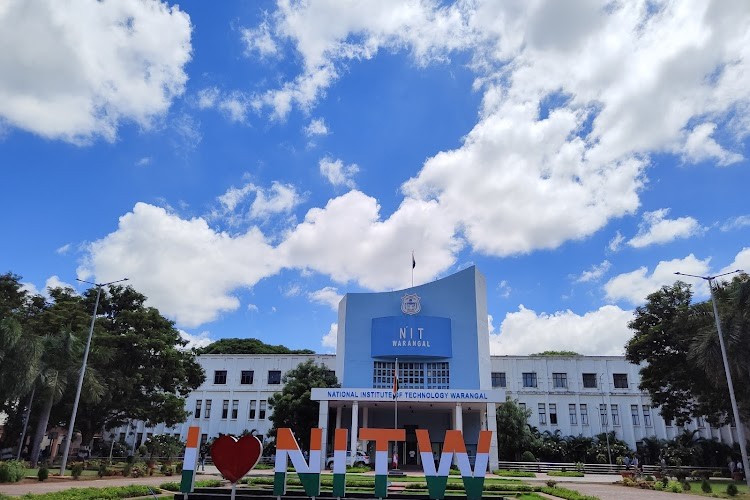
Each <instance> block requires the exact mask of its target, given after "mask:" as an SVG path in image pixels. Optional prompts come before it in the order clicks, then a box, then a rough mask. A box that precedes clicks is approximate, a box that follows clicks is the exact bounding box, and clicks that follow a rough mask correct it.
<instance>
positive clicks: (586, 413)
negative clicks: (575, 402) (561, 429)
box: [581, 405, 589, 425]
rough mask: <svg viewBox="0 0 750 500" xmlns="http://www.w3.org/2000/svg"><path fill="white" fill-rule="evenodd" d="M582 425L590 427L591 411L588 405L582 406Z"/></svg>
mask: <svg viewBox="0 0 750 500" xmlns="http://www.w3.org/2000/svg"><path fill="white" fill-rule="evenodd" d="M581 425H589V410H588V408H587V407H586V405H581Z"/></svg>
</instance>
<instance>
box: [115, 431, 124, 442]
mask: <svg viewBox="0 0 750 500" xmlns="http://www.w3.org/2000/svg"><path fill="white" fill-rule="evenodd" d="M117 441H119V442H120V443H124V442H125V433H124V432H121V433H120V438H119V439H118V440H117Z"/></svg>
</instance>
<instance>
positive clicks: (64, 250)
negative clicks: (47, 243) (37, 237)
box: [55, 243, 71, 255]
mask: <svg viewBox="0 0 750 500" xmlns="http://www.w3.org/2000/svg"><path fill="white" fill-rule="evenodd" d="M70 249H71V244H70V243H66V244H64V245H63V246H61V247H60V248H58V249H57V250H55V253H57V254H59V255H66V254H67V253H68V252H70Z"/></svg>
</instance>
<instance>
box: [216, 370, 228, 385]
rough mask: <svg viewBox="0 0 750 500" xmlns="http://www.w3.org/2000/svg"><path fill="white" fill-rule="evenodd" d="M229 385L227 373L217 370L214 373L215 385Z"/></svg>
mask: <svg viewBox="0 0 750 500" xmlns="http://www.w3.org/2000/svg"><path fill="white" fill-rule="evenodd" d="M226 383H227V371H226V370H216V371H214V384H221V385H224V384H226Z"/></svg>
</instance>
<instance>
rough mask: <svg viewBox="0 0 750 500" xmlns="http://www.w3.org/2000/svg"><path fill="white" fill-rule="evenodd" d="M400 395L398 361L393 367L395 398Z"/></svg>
mask: <svg viewBox="0 0 750 500" xmlns="http://www.w3.org/2000/svg"><path fill="white" fill-rule="evenodd" d="M397 395H398V361H396V364H395V366H394V367H393V399H396V396H397Z"/></svg>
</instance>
